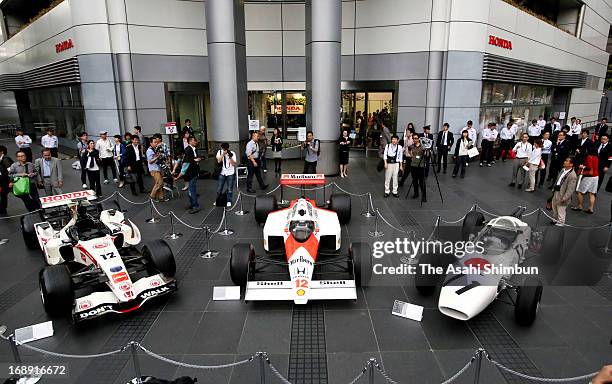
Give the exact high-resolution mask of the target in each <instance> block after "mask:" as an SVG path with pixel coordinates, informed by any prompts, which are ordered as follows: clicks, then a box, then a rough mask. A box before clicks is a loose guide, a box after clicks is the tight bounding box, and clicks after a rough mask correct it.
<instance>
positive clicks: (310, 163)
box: [302, 131, 321, 174]
mask: <svg viewBox="0 0 612 384" xmlns="http://www.w3.org/2000/svg"><path fill="white" fill-rule="evenodd" d="M302 148H304V149H305V150H306V156H305V157H304V172H303V173H305V174H315V173H317V161H319V154H320V153H321V152H320V150H321V146H320V143H319V140H317V139H315V138H314V134H313V133H312V131H308V132H306V141H305V142H304V144H302Z"/></svg>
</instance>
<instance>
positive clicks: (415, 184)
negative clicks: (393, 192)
mask: <svg viewBox="0 0 612 384" xmlns="http://www.w3.org/2000/svg"><path fill="white" fill-rule="evenodd" d="M410 173H411V174H412V188H414V196H419V192H421V194H422V199H423V200H425V199H426V197H427V195H426V193H427V192H425V168H423V167H412V168H411V169H410Z"/></svg>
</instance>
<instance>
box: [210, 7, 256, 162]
mask: <svg viewBox="0 0 612 384" xmlns="http://www.w3.org/2000/svg"><path fill="white" fill-rule="evenodd" d="M206 38H207V45H208V67H209V76H210V80H209V87H210V105H211V112H212V116H211V118H212V127H209V130H208V132H209V136H208V137H209V140H211V141H213V142H216V143H218V142H223V141H226V142H228V143H230V146H231V147H232V148H233V149H234V150H237V149H238V143H239V142H240V140H241V139H242V140H243V141H244V140H247V136H248V129H249V127H248V126H249V123H248V104H247V103H248V98H247V79H246V42H245V32H244V1H243V0H207V1H206Z"/></svg>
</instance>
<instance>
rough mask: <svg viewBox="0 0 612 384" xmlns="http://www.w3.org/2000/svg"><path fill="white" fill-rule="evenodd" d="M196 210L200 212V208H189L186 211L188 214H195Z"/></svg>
mask: <svg viewBox="0 0 612 384" xmlns="http://www.w3.org/2000/svg"><path fill="white" fill-rule="evenodd" d="M198 212H200V208H191V209H190V210H189V212H188V213H189V214H190V215H193V214H196V213H198Z"/></svg>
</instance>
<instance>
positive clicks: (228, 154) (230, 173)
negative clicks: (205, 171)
mask: <svg viewBox="0 0 612 384" xmlns="http://www.w3.org/2000/svg"><path fill="white" fill-rule="evenodd" d="M215 157H216V158H217V163H219V164H221V173H220V174H219V180H218V181H217V198H218V197H219V196H220V195H221V194H222V193H223V188H224V186H225V184H227V192H226V193H227V206H228V207H231V206H232V197H233V196H234V184H235V183H236V168H235V166H236V153H234V151H232V150H230V149H229V143H222V144H221V149H220V150H218V151H217V155H216V156H215Z"/></svg>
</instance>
